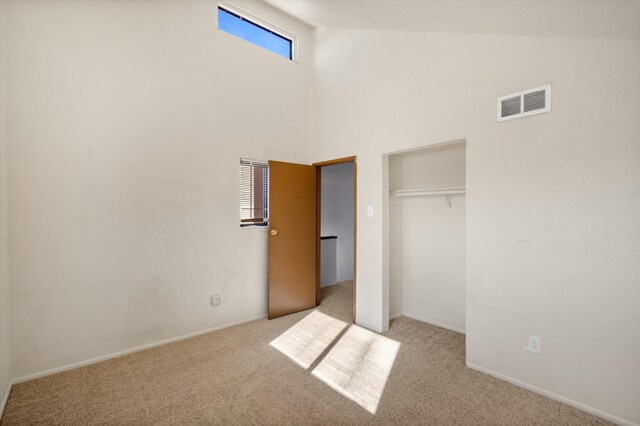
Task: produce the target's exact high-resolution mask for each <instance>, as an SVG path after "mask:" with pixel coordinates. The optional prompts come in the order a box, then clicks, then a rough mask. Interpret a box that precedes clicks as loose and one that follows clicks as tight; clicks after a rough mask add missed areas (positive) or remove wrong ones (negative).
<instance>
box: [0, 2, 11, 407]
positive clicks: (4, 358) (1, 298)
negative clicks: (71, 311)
mask: <svg viewBox="0 0 640 426" xmlns="http://www.w3.org/2000/svg"><path fill="white" fill-rule="evenodd" d="M5 18H6V3H5V2H4V1H1V0H0V416H2V411H3V408H4V402H5V399H4V398H5V397H6V396H8V395H7V392H8V390H9V385H10V382H11V328H10V316H9V313H10V312H9V309H10V299H9V292H10V288H9V237H8V231H9V206H8V201H9V197H8V196H9V193H8V188H7V177H8V170H7V166H8V161H7V137H6V136H7V135H6V124H7V123H6V114H7V110H6V92H7V90H6V89H7V86H6V80H5V76H6V61H5V58H6V56H5V54H6V20H5Z"/></svg>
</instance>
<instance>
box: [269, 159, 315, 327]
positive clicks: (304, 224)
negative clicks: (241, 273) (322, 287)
mask: <svg viewBox="0 0 640 426" xmlns="http://www.w3.org/2000/svg"><path fill="white" fill-rule="evenodd" d="M268 246H269V250H268V251H269V261H268V264H269V319H273V318H277V317H281V316H283V315H288V314H291V313H294V312H299V311H303V310H305V309H311V308H313V307H315V306H316V168H315V167H313V166H306V165H302V164H291V163H282V162H279V161H269V244H268Z"/></svg>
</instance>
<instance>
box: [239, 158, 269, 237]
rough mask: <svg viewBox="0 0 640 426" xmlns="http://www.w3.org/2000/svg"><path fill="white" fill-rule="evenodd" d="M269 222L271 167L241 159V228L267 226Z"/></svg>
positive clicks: (263, 163)
mask: <svg viewBox="0 0 640 426" xmlns="http://www.w3.org/2000/svg"><path fill="white" fill-rule="evenodd" d="M268 220H269V165H268V164H267V163H266V162H264V161H256V160H248V159H245V158H241V159H240V226H249V225H266V224H267V223H268Z"/></svg>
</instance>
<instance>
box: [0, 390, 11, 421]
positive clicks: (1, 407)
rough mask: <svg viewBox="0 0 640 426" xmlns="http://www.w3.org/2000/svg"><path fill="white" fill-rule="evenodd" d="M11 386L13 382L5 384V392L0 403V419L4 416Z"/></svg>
mask: <svg viewBox="0 0 640 426" xmlns="http://www.w3.org/2000/svg"><path fill="white" fill-rule="evenodd" d="M12 386H13V382H12V381H9V383H8V384H7V390H6V392H5V393H4V398H2V403H1V404H0V419H1V418H2V415H3V414H4V407H5V406H6V405H7V401H8V400H9V394H10V393H11V387H12Z"/></svg>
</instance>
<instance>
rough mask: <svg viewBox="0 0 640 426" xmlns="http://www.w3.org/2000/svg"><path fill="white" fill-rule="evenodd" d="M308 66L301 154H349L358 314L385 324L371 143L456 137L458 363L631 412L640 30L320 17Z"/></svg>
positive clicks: (377, 166) (636, 375)
mask: <svg viewBox="0 0 640 426" xmlns="http://www.w3.org/2000/svg"><path fill="white" fill-rule="evenodd" d="M315 71H316V80H315V91H314V100H315V102H314V105H315V109H314V116H315V117H316V120H315V121H314V122H313V123H312V124H313V125H314V127H313V132H312V135H313V137H314V139H313V140H314V143H313V147H314V158H317V159H319V160H321V159H330V158H338V157H341V156H345V155H354V154H355V155H357V156H358V206H357V212H358V213H357V214H358V265H357V276H358V286H357V309H356V311H357V322H358V323H359V324H362V325H365V326H368V327H371V328H373V329H376V330H384V329H385V323H386V322H387V315H388V314H387V313H386V312H385V305H386V304H387V303H388V302H387V301H388V298H389V288H388V280H389V275H388V272H385V271H387V270H386V266H385V265H386V264H387V262H388V259H387V258H385V256H384V253H385V250H386V249H384V247H386V242H385V241H384V239H383V236H385V234H386V233H387V231H386V230H385V228H384V227H383V224H384V223H385V221H386V219H385V217H384V216H381V215H380V212H381V210H382V209H383V207H384V205H385V203H384V200H385V199H386V194H385V191H386V188H385V187H384V179H383V175H384V173H385V170H386V169H385V161H384V158H383V157H382V154H383V153H388V152H395V151H399V150H403V149H408V148H412V147H418V146H424V145H428V144H432V143H433V144H435V143H440V142H445V141H452V140H458V139H466V140H467V195H466V202H467V206H466V208H467V238H466V244H467V278H466V280H467V292H466V298H467V311H466V315H467V319H466V333H467V361H468V362H469V363H470V364H471V365H476V366H480V367H482V368H485V369H488V370H490V371H493V372H494V373H499V374H502V375H503V376H506V377H510V378H512V379H515V380H519V381H520V382H521V383H525V384H527V385H529V386H535V387H537V388H539V389H543V390H546V391H548V392H551V393H553V394H555V395H558V396H560V397H563V398H567V399H569V400H573V401H576V402H577V403H582V404H586V405H587V406H588V407H590V409H591V410H592V411H594V410H599V411H598V412H600V413H601V414H602V413H603V412H606V413H610V414H612V415H613V416H618V417H619V418H623V419H627V420H629V421H633V422H636V423H640V408H639V406H638V404H637V395H640V368H639V364H638V359H640V333H638V324H639V323H640V310H639V309H638V308H637V301H638V300H640V286H639V285H638V277H639V276H640V263H639V262H638V261H637V259H638V258H640V143H639V140H638V135H639V134H640V120H638V119H637V116H638V111H640V79H638V75H640V42H639V41H626V40H597V39H571V38H527V37H505V36H481V35H445V34H429V33H417V32H411V33H409V32H406V33H405V32H382V31H380V32H377V31H340V30H323V31H319V32H318V33H317V44H316V67H315ZM545 83H552V84H553V100H552V102H553V111H552V112H551V113H548V114H541V115H537V116H533V117H529V118H526V119H518V120H511V121H507V122H502V123H497V122H496V111H495V108H496V97H498V96H501V95H505V94H509V93H513V92H516V91H519V90H524V89H527V88H532V87H537V86H539V85H541V84H545ZM367 205H372V206H374V208H375V209H376V212H378V214H377V215H376V216H374V217H367V216H366V206H367ZM383 213H384V211H383ZM529 333H531V334H534V335H537V336H540V337H542V342H543V345H542V347H543V353H542V355H534V354H531V353H528V352H525V351H524V350H523V349H522V347H523V346H524V344H525V342H526V337H527V335H528V334H529ZM610 418H613V417H611V416H610Z"/></svg>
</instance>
